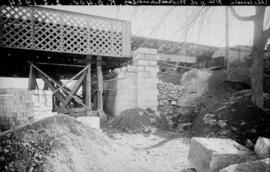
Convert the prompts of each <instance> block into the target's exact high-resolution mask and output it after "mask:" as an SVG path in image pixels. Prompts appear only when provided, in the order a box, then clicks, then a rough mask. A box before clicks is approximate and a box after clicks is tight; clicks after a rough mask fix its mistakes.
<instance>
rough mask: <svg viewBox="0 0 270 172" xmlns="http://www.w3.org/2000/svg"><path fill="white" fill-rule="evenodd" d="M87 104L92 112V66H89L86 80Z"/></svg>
mask: <svg viewBox="0 0 270 172" xmlns="http://www.w3.org/2000/svg"><path fill="white" fill-rule="evenodd" d="M85 89H86V90H85V104H86V106H87V107H88V108H89V109H90V110H92V105H91V64H89V65H88V70H87V75H86V78H85Z"/></svg>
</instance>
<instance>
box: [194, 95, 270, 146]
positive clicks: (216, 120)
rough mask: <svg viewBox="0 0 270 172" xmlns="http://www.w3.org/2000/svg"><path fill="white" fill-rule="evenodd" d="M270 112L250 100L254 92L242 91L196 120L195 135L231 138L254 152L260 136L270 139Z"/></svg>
mask: <svg viewBox="0 0 270 172" xmlns="http://www.w3.org/2000/svg"><path fill="white" fill-rule="evenodd" d="M269 122H270V116H269V113H268V112H265V111H263V110H262V109H260V108H258V107H256V105H254V104H253V103H252V101H251V91H250V90H243V91H240V92H238V93H236V94H235V95H234V96H233V97H231V98H230V99H228V100H226V101H224V102H223V103H221V104H220V105H219V106H216V107H214V108H213V109H210V110H208V111H205V112H204V114H200V115H199V116H198V117H197V118H196V120H195V121H194V127H193V130H194V134H195V135H196V136H199V135H200V136H207V137H222V138H231V139H234V140H236V141H237V142H239V143H241V144H242V145H245V146H246V147H248V148H249V149H253V148H254V145H255V143H256V140H257V138H258V137H259V136H265V137H266V136H269V135H270V130H269V127H268V126H267V124H268V123H269Z"/></svg>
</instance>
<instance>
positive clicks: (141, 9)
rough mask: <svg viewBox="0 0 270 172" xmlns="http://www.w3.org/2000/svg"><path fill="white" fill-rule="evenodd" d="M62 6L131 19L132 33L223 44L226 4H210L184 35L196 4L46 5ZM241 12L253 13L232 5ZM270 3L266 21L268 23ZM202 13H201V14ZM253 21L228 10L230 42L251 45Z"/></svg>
mask: <svg viewBox="0 0 270 172" xmlns="http://www.w3.org/2000/svg"><path fill="white" fill-rule="evenodd" d="M47 8H56V9H61V10H67V11H73V12H79V13H85V14H91V15H97V16H104V17H110V18H118V19H122V20H127V21H130V22H131V33H132V35H136V36H144V37H151V38H158V39H165V40H171V41H179V42H183V41H185V40H186V41H187V42H194V43H198V44H203V45H211V46H218V47H223V46H225V7H224V6H217V7H211V10H210V11H209V13H208V15H207V16H206V17H205V18H204V19H201V18H198V19H197V20H196V23H194V24H193V25H192V26H191V27H190V29H189V32H188V34H187V37H186V38H185V37H184V35H185V34H184V30H183V29H182V28H183V27H184V26H186V25H185V23H186V22H185V21H186V20H187V19H189V18H190V17H192V15H194V14H195V13H196V12H197V11H198V10H199V9H200V8H206V7H196V6H175V7H174V6H48V7H47ZM235 8H236V11H237V12H238V13H239V14H240V15H243V16H248V15H253V14H255V9H254V7H252V6H242V7H235ZM269 8H270V7H268V8H267V12H266V17H265V23H268V24H267V26H269V25H270V22H267V21H268V20H270V18H268V16H270V15H269V14H270V9H269ZM200 17H201V16H200ZM252 40H253V22H246V21H239V20H237V19H236V18H234V17H233V16H232V15H231V13H230V12H229V46H235V45H252Z"/></svg>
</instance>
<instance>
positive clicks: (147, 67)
mask: <svg viewBox="0 0 270 172" xmlns="http://www.w3.org/2000/svg"><path fill="white" fill-rule="evenodd" d="M145 71H150V72H159V66H145Z"/></svg>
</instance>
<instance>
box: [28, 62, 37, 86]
mask: <svg viewBox="0 0 270 172" xmlns="http://www.w3.org/2000/svg"><path fill="white" fill-rule="evenodd" d="M36 77H37V75H36V71H35V69H34V68H33V65H31V64H30V71H29V79H28V90H34V89H36V87H37V81H36Z"/></svg>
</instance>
